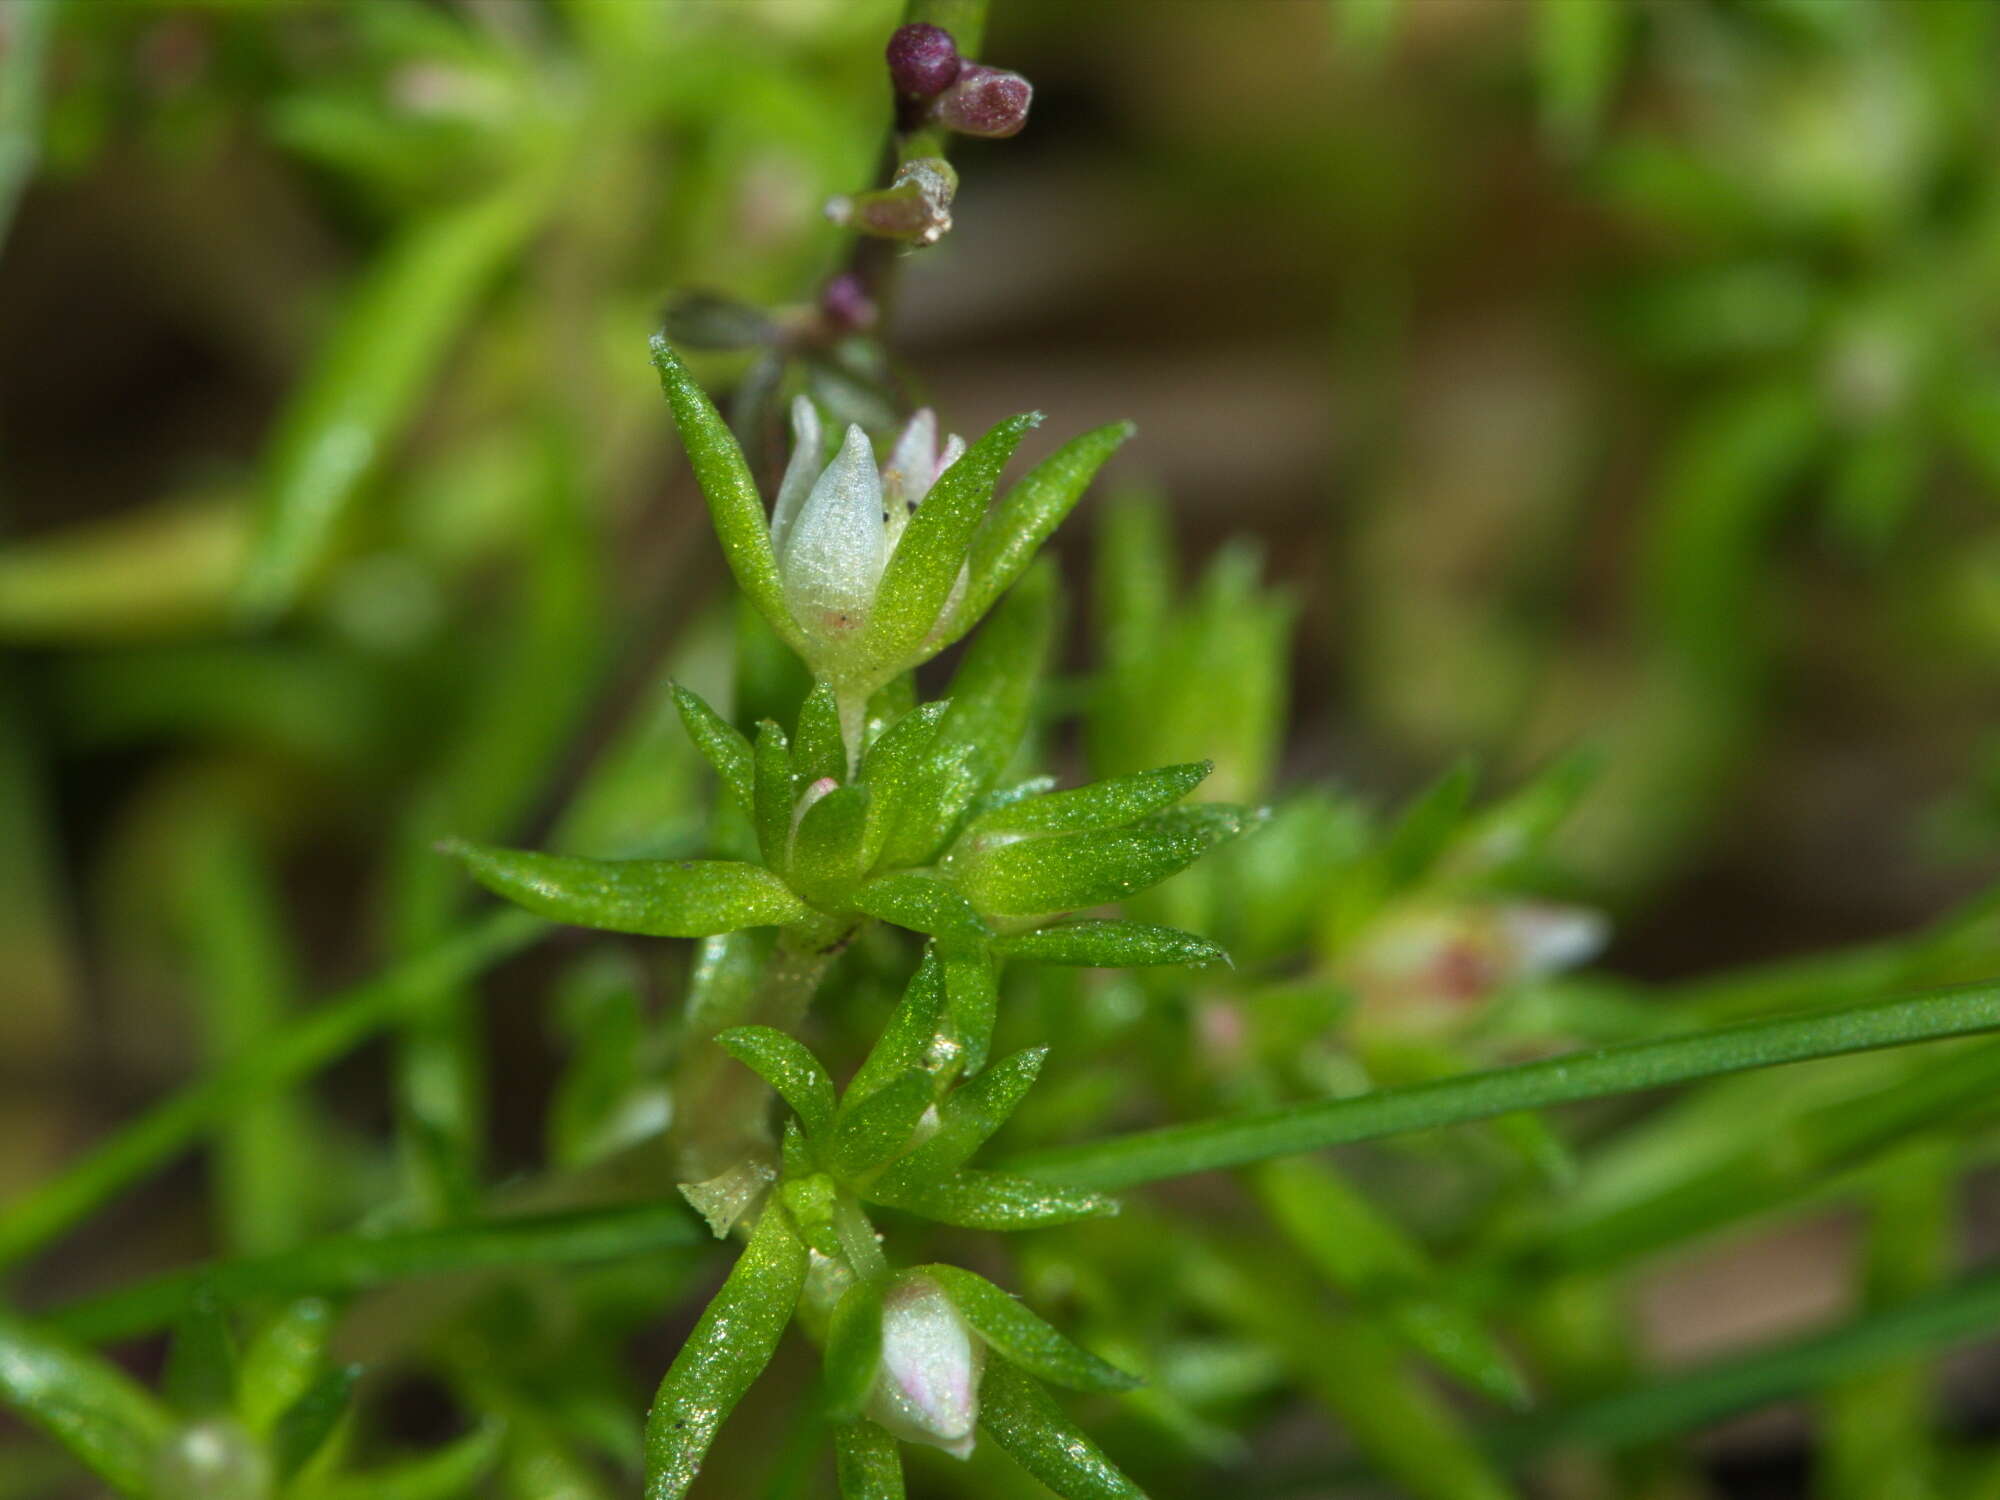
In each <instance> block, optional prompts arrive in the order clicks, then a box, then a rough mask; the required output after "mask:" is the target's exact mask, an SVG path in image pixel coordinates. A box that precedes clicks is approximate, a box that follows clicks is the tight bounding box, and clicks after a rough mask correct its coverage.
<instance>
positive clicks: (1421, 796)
mask: <svg viewBox="0 0 2000 1500" xmlns="http://www.w3.org/2000/svg"><path fill="white" fill-rule="evenodd" d="M1478 781H1479V773H1478V770H1477V768H1476V767H1475V766H1474V765H1473V763H1472V762H1471V761H1470V760H1461V761H1459V762H1457V763H1456V764H1455V765H1453V766H1452V768H1451V769H1450V770H1448V771H1446V772H1445V773H1444V775H1442V776H1440V777H1439V778H1438V779H1437V780H1436V781H1434V782H1432V783H1431V784H1430V785H1429V786H1427V787H1425V788H1424V790H1423V791H1421V792H1419V793H1418V794H1417V795H1416V796H1415V797H1414V798H1412V799H1411V801H1410V804H1409V806H1407V807H1406V808H1404V809H1403V812H1402V814H1401V815H1400V816H1399V817H1398V818H1397V819H1396V824H1395V827H1394V828H1392V829H1391V830H1390V831H1389V835H1388V837H1387V839H1386V840H1385V841H1384V843H1383V848H1382V855H1381V860H1382V872H1383V879H1384V881H1385V883H1386V885H1387V887H1388V889H1390V890H1392V891H1394V890H1401V889H1402V888H1403V887H1404V886H1407V885H1409V884H1411V883H1412V882H1413V881H1415V880H1416V879H1417V878H1418V877H1419V876H1421V875H1422V874H1423V873H1424V872H1425V871H1426V870H1428V869H1429V868H1430V867H1431V864H1432V862H1433V861H1434V860H1436V859H1437V857H1438V856H1439V855H1440V854H1442V853H1443V852H1444V850H1445V847H1446V846H1447V845H1448V844H1450V842H1451V840H1452V838H1453V836H1454V835H1456V834H1457V832H1458V830H1459V828H1460V826H1461V825H1462V824H1463V823H1464V822H1465V814H1466V809H1467V808H1469V807H1470V806H1471V805H1472V793H1473V789H1474V787H1475V786H1477V784H1478Z"/></svg>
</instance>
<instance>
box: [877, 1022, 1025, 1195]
mask: <svg viewBox="0 0 2000 1500" xmlns="http://www.w3.org/2000/svg"><path fill="white" fill-rule="evenodd" d="M1048 1055H1049V1049H1048V1048H1046V1047H1029V1048H1027V1049H1025V1050H1023V1051H1020V1052H1016V1053H1014V1054H1012V1055H1011V1056H1009V1057H1003V1058H1002V1059H1000V1061H999V1062H997V1063H995V1064H994V1065H993V1066H992V1067H990V1068H988V1069H987V1070H986V1071H985V1072H983V1073H981V1074H980V1075H979V1076H978V1077H977V1078H975V1079H973V1080H972V1081H971V1082H970V1083H967V1084H963V1085H961V1086H960V1087H959V1088H956V1089H954V1090H952V1092H951V1094H950V1095H949V1097H947V1098H946V1099H945V1101H944V1103H943V1105H941V1106H940V1107H939V1110H938V1119H939V1124H938V1132H937V1134H936V1135H934V1136H932V1137H931V1138H930V1139H929V1140H927V1141H925V1142H924V1143H923V1145H921V1146H919V1147H917V1149H916V1150H914V1151H912V1152H911V1153H910V1154H909V1155H908V1156H906V1157H904V1158H903V1159H902V1160H901V1161H899V1162H896V1163H894V1164H893V1165H892V1166H891V1167H890V1168H889V1170H888V1171H887V1172H885V1173H883V1174H882V1178H881V1181H880V1182H879V1183H878V1184H877V1188H878V1190H880V1191H883V1192H904V1191H914V1190H915V1189H916V1188H917V1185H918V1184H920V1183H923V1182H925V1181H928V1180H930V1179H932V1178H938V1177H943V1176H944V1175H945V1174H947V1173H949V1172H951V1171H952V1170H953V1169H955V1168H957V1167H962V1166H964V1165H965V1163H966V1162H968V1161H970V1160H971V1159H972V1155H973V1153H974V1152H976V1151H977V1150H978V1149H979V1148H980V1147H981V1146H983V1145H985V1144H986V1143H987V1141H989V1140H991V1139H992V1138H993V1135H994V1133H995V1132H996V1131H998V1130H999V1129H1000V1127H1001V1126H1002V1125H1004V1124H1006V1123H1007V1119H1008V1117H1009V1116H1010V1115H1012V1114H1013V1113H1014V1111H1015V1109H1016V1108H1017V1107H1018V1106H1019V1105H1020V1103H1021V1100H1022V1098H1023V1097H1025V1096H1026V1094H1027V1092H1028V1090H1029V1089H1030V1088H1031V1087H1033V1086H1034V1082H1035V1079H1036V1077H1037V1076H1038V1075H1039V1074H1040V1073H1041V1071H1042V1063H1043V1062H1044V1061H1045V1060H1046V1059H1047V1057H1048Z"/></svg>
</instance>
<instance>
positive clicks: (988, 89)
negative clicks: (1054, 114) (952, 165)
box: [930, 63, 1035, 140]
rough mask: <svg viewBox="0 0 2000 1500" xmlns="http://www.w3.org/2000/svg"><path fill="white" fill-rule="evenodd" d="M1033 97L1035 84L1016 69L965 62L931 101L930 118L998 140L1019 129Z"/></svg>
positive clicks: (960, 130)
mask: <svg viewBox="0 0 2000 1500" xmlns="http://www.w3.org/2000/svg"><path fill="white" fill-rule="evenodd" d="M1034 97H1035V88H1034V85H1033V84H1031V83H1029V82H1028V80H1027V79H1025V78H1023V77H1022V76H1021V75H1020V74H1019V73H1009V72H1006V71H1005V70H1004V69H1001V68H989V67H987V66H985V65H984V64H983V63H967V64H966V65H965V66H964V67H963V68H961V69H959V73H958V77H957V79H956V80H955V81H954V82H953V83H952V85H951V87H950V88H948V89H946V90H945V91H944V92H943V93H942V94H939V95H938V96H937V98H936V99H935V100H934V101H933V102H932V104H931V111H930V112H931V118H932V119H933V120H936V121H937V122H938V124H940V125H942V126H944V127H945V128H946V129H947V130H955V131H957V132H958V133H959V134H960V135H977V136H985V137H986V138H988V139H989V140H999V139H1002V138H1003V137H1006V136H1010V135H1019V134H1020V133H1021V127H1022V126H1023V125H1026V124H1027V123H1028V105H1029V104H1030V103H1032V102H1033V100H1034Z"/></svg>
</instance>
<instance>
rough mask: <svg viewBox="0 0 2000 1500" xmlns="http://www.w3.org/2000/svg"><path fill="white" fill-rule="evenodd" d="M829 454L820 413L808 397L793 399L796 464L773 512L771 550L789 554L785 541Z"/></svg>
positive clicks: (791, 466) (788, 471)
mask: <svg viewBox="0 0 2000 1500" xmlns="http://www.w3.org/2000/svg"><path fill="white" fill-rule="evenodd" d="M825 452H826V437H825V435H824V434H823V433H822V432H821V430H820V425H819V411H818V410H817V409H816V408H815V407H814V406H813V404H812V402H810V401H808V400H807V399H806V398H805V397H804V396H794V397H793V398H792V460H791V462H790V463H788V464H786V465H785V478H784V482H783V483H782V484H780V485H779V486H778V503H777V504H776V505H775V506H773V507H772V508H771V549H772V550H773V551H774V552H776V553H777V554H778V555H779V556H781V557H782V556H783V555H784V552H785V537H786V534H787V533H789V532H790V531H791V529H792V522H793V521H794V520H796V519H797V517H798V514H799V506H800V505H802V504H804V503H805V498H806V495H807V494H808V493H809V492H810V491H811V490H812V484H813V476H814V475H816V474H818V473H819V466H820V456H821V455H822V454H824V453H825Z"/></svg>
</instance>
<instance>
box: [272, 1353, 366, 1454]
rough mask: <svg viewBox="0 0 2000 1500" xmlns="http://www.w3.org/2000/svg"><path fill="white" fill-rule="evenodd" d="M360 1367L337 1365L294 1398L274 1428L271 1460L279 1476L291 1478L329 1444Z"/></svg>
mask: <svg viewBox="0 0 2000 1500" xmlns="http://www.w3.org/2000/svg"><path fill="white" fill-rule="evenodd" d="M360 1378H361V1366H359V1365H338V1366H336V1367H335V1368H333V1369H331V1370H328V1371H326V1372H325V1373H324V1374H322V1375H321V1376H320V1377H319V1378H318V1379H317V1380H315V1381H314V1382H313V1383H312V1384H311V1385H310V1386H308V1387H307V1388H306V1392H305V1394H304V1395H302V1396H300V1397H299V1399H298V1400H296V1401H294V1402H293V1403H292V1404H291V1406H290V1407H289V1408H288V1409H287V1410H286V1412H285V1414H284V1415H283V1416H281V1417H279V1418H278V1422H277V1425H276V1426H275V1427H273V1428H272V1429H271V1462H272V1466H273V1467H274V1468H276V1470H277V1471H278V1477H279V1478H280V1479H290V1478H291V1477H292V1476H293V1475H295V1474H297V1473H298V1472H299V1471H300V1470H301V1469H303V1468H304V1467H305V1466H306V1465H307V1464H309V1463H311V1462H312V1459H313V1455H314V1454H316V1453H318V1452H319V1450H320V1449H321V1448H323V1447H325V1446H326V1441H327V1439H328V1438H330V1437H332V1436H333V1429H334V1428H336V1427H338V1426H339V1425H340V1419H341V1418H342V1417H344V1416H346V1415H347V1406H348V1402H349V1401H350V1400H351V1399H352V1397H353V1395H354V1382H355V1381H357V1380H359V1379H360Z"/></svg>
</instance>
